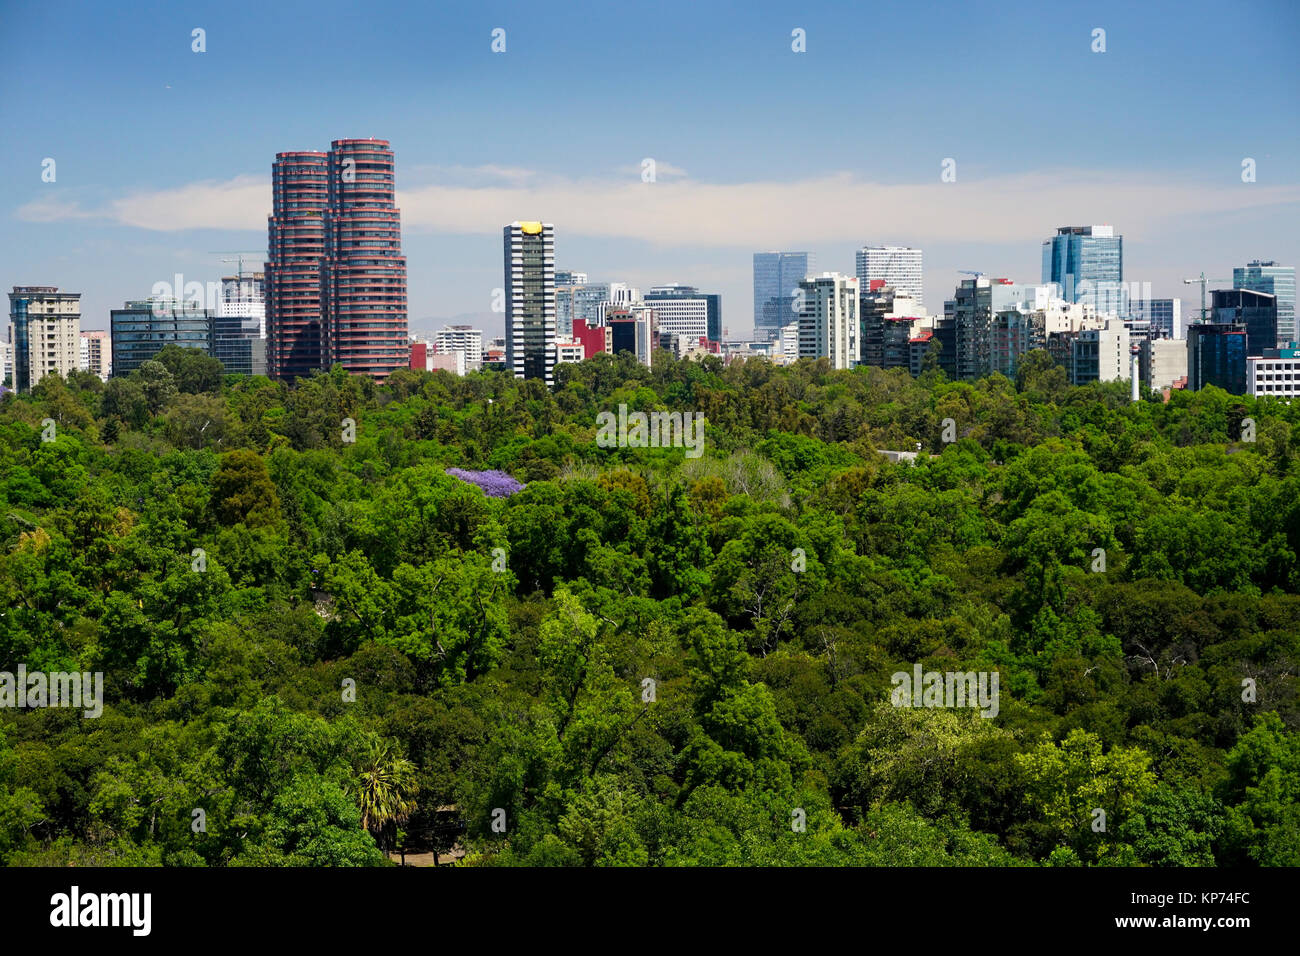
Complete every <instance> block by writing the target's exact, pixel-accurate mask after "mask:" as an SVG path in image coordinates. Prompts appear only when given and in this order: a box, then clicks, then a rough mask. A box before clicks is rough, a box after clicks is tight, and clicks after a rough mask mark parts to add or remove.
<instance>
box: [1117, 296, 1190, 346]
mask: <svg viewBox="0 0 1300 956" xmlns="http://www.w3.org/2000/svg"><path fill="white" fill-rule="evenodd" d="M1129 315H1130V316H1131V317H1132V318H1133V319H1135V320H1141V321H1145V322H1148V323H1150V326H1151V337H1152V338H1153V339H1156V338H1159V339H1181V338H1183V337H1184V335H1183V332H1184V329H1183V300H1182V299H1132V300H1130V301H1129Z"/></svg>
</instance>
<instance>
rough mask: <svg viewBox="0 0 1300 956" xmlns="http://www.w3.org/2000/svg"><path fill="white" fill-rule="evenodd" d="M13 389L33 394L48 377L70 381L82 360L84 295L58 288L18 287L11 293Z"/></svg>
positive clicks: (10, 324)
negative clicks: (82, 298)
mask: <svg viewBox="0 0 1300 956" xmlns="http://www.w3.org/2000/svg"><path fill="white" fill-rule="evenodd" d="M9 334H10V339H9V343H10V345H11V346H13V365H14V371H13V383H14V384H13V387H14V391H17V392H30V391H31V390H32V388H34V387H35V386H36V384H37V383H38V382H39V381H40V380H41V379H42V378H44V377H45V376H46V375H55V374H57V375H62V376H63V377H64V378H67V376H68V374H69V373H70V372H74V371H76V370H77V368H78V366H79V364H80V358H81V293H80V292H60V291H59V289H58V287H57V286H48V285H26V286H14V289H13V291H12V292H10V293H9Z"/></svg>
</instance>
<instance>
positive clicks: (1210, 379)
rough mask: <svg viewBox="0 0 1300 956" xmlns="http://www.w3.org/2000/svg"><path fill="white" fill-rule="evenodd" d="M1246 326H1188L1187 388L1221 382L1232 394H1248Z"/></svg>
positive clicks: (1210, 324)
mask: <svg viewBox="0 0 1300 956" xmlns="http://www.w3.org/2000/svg"><path fill="white" fill-rule="evenodd" d="M1246 358H1247V356H1246V327H1245V326H1243V325H1240V324H1234V325H1216V324H1214V323H1211V322H1205V323H1196V324H1195V325H1189V326H1188V327H1187V387H1188V388H1189V389H1190V390H1192V391H1194V392H1195V391H1199V390H1200V389H1202V388H1205V386H1207V385H1217V386H1218V387H1219V388H1221V389H1223V390H1224V391H1226V392H1229V393H1230V394H1232V395H1245V394H1246V369H1247V363H1246Z"/></svg>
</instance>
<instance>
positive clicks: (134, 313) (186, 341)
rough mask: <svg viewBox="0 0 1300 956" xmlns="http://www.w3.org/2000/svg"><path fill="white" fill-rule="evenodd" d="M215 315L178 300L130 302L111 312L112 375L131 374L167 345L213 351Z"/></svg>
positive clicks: (158, 299)
mask: <svg viewBox="0 0 1300 956" xmlns="http://www.w3.org/2000/svg"><path fill="white" fill-rule="evenodd" d="M215 318H216V314H215V313H214V312H212V311H210V310H208V309H203V308H198V307H196V306H194V305H192V304H191V303H188V302H184V301H178V300H176V299H164V298H155V299H148V300H145V301H138V302H127V303H126V304H125V306H124V307H123V308H121V309H113V310H112V311H111V312H110V313H109V326H110V335H111V336H112V339H113V372H112V377H113V378H120V377H122V376H124V375H130V374H131V373H132V372H134V371H135V370H136V369H138V368H139V367H140V365H141V363H143V362H146V361H148V360H149V359H151V358H153V357H154V356H155V355H157V354H158V353H159V352H161V351H162V349H163V346H165V345H176V346H179V347H180V348H183V349H198V350H199V351H201V352H204V353H206V354H208V355H211V354H212V324H213V321H214V319H215Z"/></svg>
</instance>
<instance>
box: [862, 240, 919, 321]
mask: <svg viewBox="0 0 1300 956" xmlns="http://www.w3.org/2000/svg"><path fill="white" fill-rule="evenodd" d="M857 259H858V262H857V265H858V270H857V273H858V288H859V289H863V290H866V289H870V288H871V283H872V282H873V281H878V280H884V283H885V285H888V286H892V287H893V288H895V289H897V290H898V293H899V294H900V295H903V296H906V297H907V298H909V299H911V300H913V301H914V302H915V303H916V305H917V308H924V306H925V294H924V293H925V290H924V289H923V288H922V280H923V278H924V269H923V263H922V256H921V250H920V249H913V248H911V247H910V246H863V247H862V248H861V249H859V250H858V257H857Z"/></svg>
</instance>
